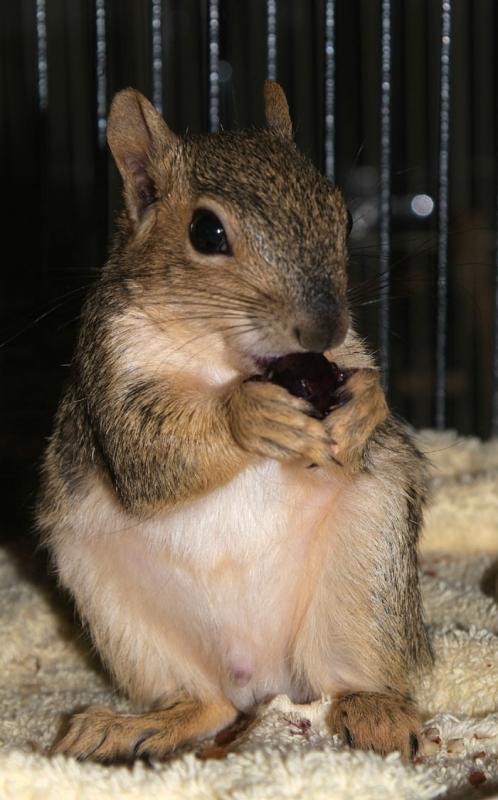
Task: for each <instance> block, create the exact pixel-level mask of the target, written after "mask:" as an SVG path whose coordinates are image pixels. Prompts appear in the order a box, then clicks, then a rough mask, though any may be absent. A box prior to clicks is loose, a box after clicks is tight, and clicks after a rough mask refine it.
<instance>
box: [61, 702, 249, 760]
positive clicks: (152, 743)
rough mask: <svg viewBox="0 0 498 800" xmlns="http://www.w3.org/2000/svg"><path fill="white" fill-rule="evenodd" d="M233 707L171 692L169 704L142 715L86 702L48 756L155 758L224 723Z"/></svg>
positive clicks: (233, 712)
mask: <svg viewBox="0 0 498 800" xmlns="http://www.w3.org/2000/svg"><path fill="white" fill-rule="evenodd" d="M237 715H238V711H237V710H236V709H235V707H234V706H233V705H232V704H231V703H229V702H228V700H224V699H219V700H216V701H212V702H200V701H198V700H195V699H194V698H191V697H188V696H186V695H183V696H182V695H179V696H178V695H177V696H176V697H175V699H174V702H173V704H172V705H171V704H170V705H167V706H162V707H161V704H159V707H158V708H157V709H155V710H154V711H149V712H146V713H143V714H119V713H117V712H115V711H113V710H112V709H110V708H106V707H102V706H93V707H92V706H91V707H90V708H88V709H86V710H85V711H82V712H80V713H78V714H75V715H74V716H73V717H72V718H71V720H70V723H69V729H68V730H67V732H66V733H65V735H64V736H63V737H62V738H61V739H60V740H59V741H58V742H57V743H56V744H55V745H54V747H53V749H52V754H53V755H57V754H59V753H63V754H65V755H69V756H74V757H76V758H78V759H79V760H85V759H92V760H94V761H103V762H112V761H122V760H132V759H134V758H140V757H146V758H147V757H150V758H156V759H161V758H164V757H165V756H167V755H168V753H170V752H171V751H172V750H174V749H175V748H176V747H178V746H179V745H181V744H185V743H187V742H192V741H195V740H197V739H203V738H205V737H207V736H211V735H214V734H215V733H217V732H218V731H220V730H222V729H223V728H226V727H228V725H230V724H231V723H232V722H234V721H235V719H236V718H237Z"/></svg>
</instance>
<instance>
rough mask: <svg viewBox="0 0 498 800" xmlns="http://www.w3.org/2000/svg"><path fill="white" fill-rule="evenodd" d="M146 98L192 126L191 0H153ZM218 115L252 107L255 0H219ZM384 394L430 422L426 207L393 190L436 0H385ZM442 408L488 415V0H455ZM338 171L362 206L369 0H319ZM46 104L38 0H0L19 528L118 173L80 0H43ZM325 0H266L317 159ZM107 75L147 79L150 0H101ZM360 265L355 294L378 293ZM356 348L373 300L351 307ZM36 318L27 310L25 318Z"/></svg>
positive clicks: (415, 133) (403, 180)
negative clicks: (388, 102) (157, 21)
mask: <svg viewBox="0 0 498 800" xmlns="http://www.w3.org/2000/svg"><path fill="white" fill-rule="evenodd" d="M162 5H163V8H162V34H163V43H164V48H163V109H164V115H165V117H166V119H167V121H168V123H169V124H170V126H171V127H172V128H174V129H176V130H177V131H179V132H181V131H182V130H184V129H185V128H187V127H188V128H189V129H190V130H192V131H202V130H207V128H208V16H207V3H205V2H199V1H198V0H197V1H196V2H194V0H181V2H180V0H176V2H175V1H174V0H173V1H172V0H165V2H163V4H162ZM219 5H220V58H221V59H222V60H223V61H225V62H228V63H229V64H230V65H231V67H232V70H233V73H232V74H233V79H232V81H231V82H230V83H228V84H227V85H224V86H223V87H222V122H223V124H224V125H225V126H230V125H240V126H245V125H253V124H261V123H262V100H261V90H262V83H263V80H264V78H265V77H266V69H267V68H266V34H267V29H266V3H265V2H264V0H251V2H249V0H239V1H237V0H220V4H219ZM392 6H393V15H392V25H393V29H392V35H393V53H392V75H393V82H392V116H393V123H392V148H393V150H392V164H391V167H392V192H393V218H392V265H393V278H392V286H391V295H392V301H391V355H392V360H391V372H390V386H389V394H390V401H391V403H392V405H393V407H394V408H395V409H396V410H397V411H399V412H400V413H401V414H403V415H405V416H406V417H407V418H408V419H409V420H410V421H411V422H413V423H414V424H415V425H417V426H430V425H432V424H433V423H434V391H435V381H434V379H435V356H434V347H435V324H434V323H435V316H436V312H437V309H436V304H435V282H436V266H437V260H436V250H437V208H436V209H435V212H434V213H433V214H432V215H431V217H429V218H428V219H426V220H417V219H416V218H415V217H414V216H413V215H412V214H410V213H409V212H408V211H407V207H408V206H407V203H408V201H407V198H409V197H410V196H411V195H413V194H414V193H427V194H429V195H430V196H431V197H433V198H435V199H436V198H437V192H438V131H439V44H440V35H441V30H440V24H441V18H440V12H441V6H440V3H439V2H436V0H405V1H404V2H402V0H393V3H392ZM452 6H453V19H452V60H451V90H452V91H451V152H450V235H449V257H450V260H449V308H448V311H449V317H448V337H449V339H448V369H447V389H448V401H447V425H448V427H452V428H456V429H457V430H458V431H459V432H461V433H465V434H469V433H475V434H478V435H480V436H483V437H485V436H488V435H489V434H490V431H491V409H492V405H491V404H492V360H493V344H494V338H493V337H494V324H495V323H494V319H495V274H496V268H495V228H496V226H495V220H496V161H495V153H496V100H495V96H496V72H497V70H496V56H495V43H496V41H497V38H496V33H497V23H498V10H497V8H496V3H494V2H493V0H453V4H452ZM336 8H337V14H336V50H337V59H336V150H335V152H336V166H337V169H336V177H337V181H338V183H339V184H340V185H341V186H342V187H343V188H344V190H345V192H346V195H347V198H348V201H349V203H350V207H351V209H352V211H353V214H356V215H357V216H358V215H361V214H362V213H363V211H362V209H364V207H365V203H366V204H367V206H368V207H369V208H370V209H372V208H373V209H374V211H375V208H376V202H377V193H378V181H379V177H378V175H379V172H378V170H379V159H380V144H379V143H380V115H379V101H380V59H381V49H380V41H381V40H380V34H381V4H380V0H362V2H360V0H337V3H336ZM46 9H47V43H48V106H47V109H46V110H45V111H41V110H40V106H39V98H38V86H37V80H38V78H37V49H36V4H35V0H16V2H7V0H2V2H1V4H0V33H1V47H0V59H1V62H0V79H1V80H0V96H1V100H0V103H1V134H0V135H1V163H2V179H1V186H2V194H3V202H2V207H3V211H2V223H3V225H2V228H3V235H2V245H3V247H2V253H3V257H2V289H1V303H2V322H1V331H0V340H1V341H2V347H1V348H0V356H1V363H2V414H1V432H0V433H1V447H2V468H1V474H0V479H1V485H2V494H3V500H2V512H3V513H2V519H3V521H4V532H5V534H6V535H17V534H18V532H19V531H20V530H27V528H28V526H29V524H30V523H29V520H30V513H31V512H30V509H31V506H32V504H33V497H34V491H35V485H36V469H37V464H38V462H39V459H40V454H41V452H42V448H43V443H44V439H45V437H46V436H47V435H48V434H49V431H50V426H51V418H52V416H53V413H54V410H55V407H56V404H57V398H58V396H59V393H60V388H61V384H62V382H63V380H64V377H65V374H66V372H67V365H68V363H69V361H70V358H71V351H72V347H73V341H74V336H75V332H76V330H77V324H78V313H79V308H80V305H81V302H82V299H83V296H84V287H85V286H86V285H87V284H88V282H89V281H90V280H91V278H92V275H93V274H95V271H96V270H98V268H99V265H101V264H102V262H103V261H104V259H105V254H106V249H107V243H108V240H109V236H110V235H111V232H112V228H113V222H114V215H115V210H116V209H117V208H118V206H119V202H120V200H119V181H118V177H117V173H116V170H115V168H114V166H113V165H112V163H111V160H110V158H109V156H108V154H107V152H105V151H103V150H102V149H100V148H99V146H98V142H97V135H96V130H97V126H96V67H95V4H94V2H91V0H78V1H77V2H76V1H75V2H68V0H46ZM324 13H325V3H324V2H323V1H322V2H318V0H317V1H315V2H311V0H310V1H308V0H288V1H287V2H284V0H280V2H279V5H278V79H279V80H280V82H281V83H282V84H283V86H284V88H285V90H286V92H287V95H288V98H289V103H290V107H291V112H292V116H293V120H294V123H295V130H296V139H297V142H298V144H299V145H300V146H301V147H302V149H303V150H304V151H305V152H306V153H307V154H308V155H309V156H310V157H311V158H312V159H313V160H314V161H315V163H316V164H317V165H318V166H319V167H320V168H323V164H324V124H323V118H324V77H323V76H324V24H323V21H324ZM106 30H107V93H108V99H109V100H110V98H111V97H112V95H113V94H114V92H115V91H117V90H118V89H120V88H123V87H124V86H127V85H132V86H135V87H137V88H139V89H140V90H142V91H143V92H144V93H145V94H147V95H148V96H149V97H151V95H152V69H151V60H152V54H151V47H152V35H151V4H150V2H148V0H107V3H106ZM360 228H361V225H360V226H359V227H357V230H356V234H355V235H353V237H352V239H351V281H352V283H353V284H358V283H360V282H361V281H363V280H368V279H370V278H372V277H374V276H375V275H376V271H377V270H378V230H377V224H376V223H375V221H374V222H373V223H372V224H371V225H370V226H367V230H366V231H365V232H364V235H361V236H360V235H359V233H358V231H359V230H360ZM377 297H378V291H377V290H376V288H375V282H374V284H373V285H372V287H371V289H370V290H369V293H367V294H366V295H365V297H364V300H368V301H375V300H376V298H377ZM354 312H355V315H356V317H357V320H358V324H359V327H360V330H361V331H362V332H363V333H364V335H365V336H366V337H367V338H368V340H369V342H370V344H371V346H372V348H374V349H375V348H376V347H377V343H378V306H377V305H376V304H375V302H374V303H372V304H371V305H367V306H358V307H356V308H355V309H354ZM37 318H39V319H38V321H37V322H36V323H34V322H33V320H35V319H37Z"/></svg>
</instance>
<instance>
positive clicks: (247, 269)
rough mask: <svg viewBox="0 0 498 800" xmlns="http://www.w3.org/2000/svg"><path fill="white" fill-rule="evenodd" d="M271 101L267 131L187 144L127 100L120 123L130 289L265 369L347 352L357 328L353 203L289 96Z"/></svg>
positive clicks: (114, 124)
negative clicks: (316, 154)
mask: <svg viewBox="0 0 498 800" xmlns="http://www.w3.org/2000/svg"><path fill="white" fill-rule="evenodd" d="M264 98H265V112H266V120H267V128H265V129H263V130H249V131H222V132H221V133H217V134H209V135H203V136H190V135H187V136H185V137H181V138H180V137H178V136H176V135H175V134H174V133H172V132H171V131H170V129H169V128H168V127H167V125H166V123H165V122H164V120H163V119H162V118H161V116H160V115H159V114H158V113H157V111H156V110H155V109H154V107H153V106H152V105H151V104H150V103H149V102H148V100H146V99H145V98H144V97H143V96H142V95H141V94H140V93H139V92H137V91H135V90H133V89H125V90H124V91H122V92H120V93H119V94H118V95H117V96H116V97H115V99H114V101H113V104H112V108H111V113H110V116H109V124H108V140H109V145H110V148H111V150H112V153H113V155H114V158H115V160H116V163H117V166H118V168H119V170H120V172H121V175H122V178H123V181H124V196H125V204H126V212H125V217H124V234H125V235H124V237H122V244H121V246H120V248H119V251H118V262H119V265H120V269H121V268H122V269H124V270H125V272H126V275H127V276H129V279H130V280H129V283H130V285H133V286H134V287H135V289H137V287H138V290H139V291H140V292H141V293H142V296H143V298H144V300H145V302H147V300H151V301H152V299H153V301H154V304H155V307H156V308H157V307H158V305H159V306H160V305H161V304H164V308H166V307H167V309H168V314H173V315H176V317H177V318H181V319H183V320H184V321H186V322H188V324H189V325H190V326H191V327H192V328H193V329H196V330H199V328H200V329H201V330H204V331H205V332H215V331H216V332H218V333H219V334H220V335H221V336H222V337H223V338H224V340H225V342H226V344H227V345H228V347H229V348H230V349H231V350H232V351H234V352H235V353H237V354H238V355H239V356H241V357H242V358H245V360H246V361H248V360H249V361H250V362H252V363H253V364H254V362H256V363H259V364H260V365H261V364H264V363H265V362H267V361H268V360H270V359H272V358H273V357H276V356H280V355H283V354H285V353H289V352H295V351H299V350H311V351H318V352H323V351H324V350H327V349H329V348H331V347H334V346H337V345H339V344H340V343H341V342H342V341H343V339H344V337H345V335H346V332H347V328H348V324H349V314H348V309H347V298H346V289H347V279H346V260H347V254H346V239H347V235H348V229H349V214H348V211H347V208H346V206H345V203H344V200H343V198H342V195H341V193H340V191H339V190H338V189H337V188H336V187H335V186H333V185H332V184H331V183H330V182H329V181H328V180H327V179H326V178H325V177H324V176H323V175H321V174H320V173H319V172H318V171H317V170H316V169H315V167H314V166H313V165H312V163H311V162H310V161H309V160H308V159H307V158H306V157H305V156H304V155H303V154H302V153H300V152H299V150H298V149H297V148H296V146H295V144H294V142H293V141H292V124H291V120H290V117H289V109H288V105H287V100H286V98H285V95H284V92H283V90H282V89H281V87H280V86H279V85H278V84H277V83H274V82H272V81H266V83H265V89H264Z"/></svg>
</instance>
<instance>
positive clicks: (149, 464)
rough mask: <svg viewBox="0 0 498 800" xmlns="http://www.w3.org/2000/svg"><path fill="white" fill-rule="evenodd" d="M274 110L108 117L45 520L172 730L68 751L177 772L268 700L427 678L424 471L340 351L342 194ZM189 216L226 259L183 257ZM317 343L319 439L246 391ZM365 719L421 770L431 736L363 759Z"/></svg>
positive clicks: (73, 582)
mask: <svg viewBox="0 0 498 800" xmlns="http://www.w3.org/2000/svg"><path fill="white" fill-rule="evenodd" d="M266 106H267V115H268V122H269V130H266V131H260V132H240V133H237V134H235V133H229V132H225V133H223V134H219V135H216V136H210V137H199V138H198V139H188V138H185V139H180V138H178V137H175V136H174V134H171V132H170V131H169V129H168V128H167V126H166V125H165V123H164V122H162V120H161V119H160V117H159V116H158V115H157V112H155V110H154V109H153V107H152V106H151V105H150V104H149V103H148V101H146V100H145V99H144V98H142V97H141V95H139V94H138V93H136V92H135V91H134V90H126V91H125V92H124V93H122V94H120V95H118V97H117V98H116V100H115V101H114V103H113V108H112V111H111V117H110V120H109V138H110V144H111V148H112V150H113V154H114V156H115V158H116V162H117V164H118V167H119V169H120V171H121V173H122V176H123V180H124V187H125V201H126V206H127V211H126V214H125V216H124V217H123V220H122V227H121V232H120V234H119V236H118V240H117V244H116V247H115V250H114V252H113V254H112V256H111V259H110V260H109V262H108V264H107V265H106V267H105V269H104V272H103V274H102V277H101V278H100V280H99V281H98V282H97V284H96V286H95V288H94V289H93V291H92V292H91V293H90V295H89V298H88V301H87V303H86V306H85V309H84V311H83V325H82V330H81V335H80V340H79V343H78V347H77V351H76V355H75V359H74V365H73V374H72V378H71V381H70V383H69V386H68V388H67V391H66V393H65V395H64V397H63V399H62V401H61V404H60V407H59V410H58V413H57V418H56V424H55V430H54V434H53V436H52V439H51V441H50V444H49V446H48V448H47V453H46V457H45V462H44V467H43V478H42V492H41V498H40V502H39V509H38V524H39V527H40V529H41V531H42V533H43V537H44V541H45V542H46V544H47V546H48V547H49V549H50V551H51V554H52V556H53V559H54V562H55V564H56V567H57V571H58V574H59V577H60V580H61V582H62V584H63V585H64V586H65V587H67V588H68V589H69V590H70V591H71V593H72V594H73V596H74V598H75V601H76V604H77V607H78V609H79V611H80V614H81V616H82V618H83V620H84V621H85V622H86V624H87V625H88V626H89V629H90V632H91V634H92V637H93V639H94V641H95V644H96V647H97V649H98V651H99V653H100V655H101V656H102V659H103V660H104V662H105V663H106V664H107V666H108V668H109V670H110V672H111V673H112V675H113V677H114V679H115V681H116V683H117V684H118V686H119V687H120V688H121V689H123V690H124V691H125V692H127V693H128V695H129V696H130V697H132V698H133V699H134V700H136V701H138V702H140V703H143V704H145V705H152V704H156V705H158V710H157V711H156V712H151V713H150V714H149V713H147V714H145V715H141V716H130V715H124V716H123V715H114V714H113V713H112V712H110V711H109V710H102V709H96V710H93V711H92V710H88V711H87V712H84V713H83V714H82V715H78V716H76V717H75V719H74V722H73V723H72V724H71V727H70V730H69V732H68V734H67V735H66V736H65V738H64V739H63V740H62V741H61V742H60V744H59V745H58V748H57V751H58V752H66V753H68V754H72V755H77V756H78V757H81V758H85V757H88V758H90V757H91V758H96V759H104V760H111V759H113V758H122V757H129V756H130V753H131V754H132V755H139V754H141V753H143V752H145V751H147V752H149V753H151V754H152V755H155V756H159V757H162V756H164V754H165V753H166V751H167V750H168V749H171V748H173V747H175V746H176V745H178V744H180V743H183V742H185V741H190V740H193V739H196V738H198V737H199V736H204V735H208V734H209V733H212V732H215V731H216V730H219V729H220V728H222V727H224V726H225V725H227V724H229V723H230V722H231V721H232V720H233V717H234V714H235V711H234V709H236V710H239V711H246V710H249V709H250V708H251V706H252V705H253V704H254V703H255V702H259V701H262V700H265V699H266V698H268V697H271V696H272V695H274V694H276V693H279V692H286V693H288V694H289V695H290V697H291V698H292V699H293V700H295V701H299V702H304V701H306V700H309V699H311V698H313V697H316V696H319V695H320V694H322V693H323V692H330V693H332V694H334V695H335V696H346V695H351V693H352V692H354V693H363V695H364V696H365V697H367V694H365V693H377V694H379V695H382V696H384V695H385V696H386V697H388V698H391V700H389V702H387V701H386V704H385V708H386V709H388V708H391V706H390V705H389V703H391V701H392V703H391V705H393V704H394V705H396V703H398V705H399V698H400V697H404V696H405V694H406V693H407V692H409V690H410V686H411V682H412V681H413V679H414V677H415V675H416V673H417V670H419V669H420V668H421V667H422V666H424V665H426V664H427V663H428V662H429V660H430V652H429V647H428V643H427V638H426V634H425V631H424V628H423V624H422V616H421V605H420V595H419V589H418V579H417V560H416V543H417V536H418V530H419V526H420V517H421V507H422V503H423V498H424V492H425V483H426V475H425V466H424V462H423V459H422V457H421V455H420V454H419V453H418V452H417V450H416V449H415V448H414V446H413V444H412V443H411V441H410V437H409V435H408V434H407V432H406V430H405V428H404V427H403V425H402V424H400V423H399V422H397V421H396V420H394V419H393V418H392V417H391V416H390V415H389V414H388V409H387V406H386V402H385V398H384V395H383V392H382V390H381V388H380V385H379V380H378V371H377V370H376V368H375V364H374V362H373V360H372V358H371V356H370V355H369V354H368V352H367V351H366V348H365V347H364V345H363V343H362V342H361V340H360V339H359V338H358V337H357V336H356V334H355V333H354V331H353V330H352V328H351V327H349V329H348V330H347V334H346V328H347V323H348V319H349V314H348V309H347V295H346V288H347V281H346V269H345V266H346V228H347V213H346V210H345V206H344V203H343V200H342V198H341V196H340V193H339V192H338V190H337V189H335V188H334V187H332V186H330V184H328V182H327V181H326V180H325V179H324V178H323V177H322V176H320V175H318V173H317V172H316V171H315V170H314V168H313V167H312V166H311V165H310V164H309V162H307V161H306V159H304V157H303V156H302V155H300V154H299V153H298V151H297V150H296V148H295V146H294V144H293V143H292V141H291V140H290V139H289V138H288V134H289V132H290V119H289V118H288V109H287V104H286V101H285V96H284V95H283V92H282V90H281V89H280V88H279V87H275V86H274V85H272V84H271V83H270V84H269V85H268V86H267V87H266ZM269 187H271V191H270V189H269ZM197 209H208V210H209V211H211V212H213V213H215V214H216V215H217V216H218V217H219V219H220V221H221V222H222V224H223V227H224V229H225V231H226V232H227V235H228V237H229V242H230V251H229V253H226V254H224V253H217V254H214V255H212V254H211V255H206V254H203V253H202V252H198V250H196V248H195V247H194V246H193V244H192V241H191V240H190V237H189V227H190V222H191V220H192V215H193V214H194V212H195V211H196V210H197ZM268 220H271V224H270V223H269V222H268ZM303 336H304V337H305V338H306V341H307V342H308V343H309V342H311V343H315V344H316V346H320V348H321V349H323V350H327V357H328V358H329V359H330V360H332V361H335V362H337V363H338V364H339V366H340V367H341V369H343V370H344V371H345V373H346V374H347V376H348V378H347V381H346V383H345V385H344V386H343V387H342V388H341V390H340V393H339V395H340V400H341V405H339V406H338V407H336V408H335V409H334V410H333V411H332V412H331V413H330V414H329V416H328V417H326V419H325V420H323V421H320V420H317V419H316V418H314V417H313V416H310V411H311V409H310V407H309V406H308V405H307V404H306V403H305V402H304V401H303V400H301V399H299V398H296V397H293V396H292V395H290V394H289V393H288V392H286V391H285V390H284V389H282V388H280V387H277V386H275V385H273V384H270V383H266V382H262V381H252V380H248V379H249V378H250V377H251V376H253V375H254V373H255V372H258V371H260V367H258V364H259V363H260V361H261V359H263V360H264V359H267V358H269V357H274V356H276V355H282V354H284V353H286V352H292V351H295V350H298V351H299V350H301V351H302V350H303V349H306V347H309V346H310V345H309V344H307V345H306V347H305V345H304V344H303V343H302V339H303ZM178 692H181V693H182V701H181V704H180V705H179V706H175V707H174V708H165V707H164V702H165V701H163V698H165V697H171V696H172V695H175V694H176V693H178ZM342 702H343V703H346V699H344V700H341V703H342ZM348 702H349V701H348ZM350 702H351V704H352V705H351V709H352V710H351V712H350V713H351V715H352V716H353V717H354V724H353V723H351V724H352V726H353V729H354V731H355V743H356V744H357V745H358V746H366V747H370V746H374V747H377V748H378V749H380V750H381V751H387V750H389V749H393V748H395V747H398V746H400V747H401V749H402V750H403V752H406V751H407V747H408V748H409V746H410V743H409V740H410V736H412V733H413V731H414V730H416V726H415V727H414V726H413V725H411V724H410V725H404V723H403V722H402V721H401V722H399V724H398V722H396V724H395V725H393V729H392V732H391V735H390V736H389V734H388V733H387V732H386V731H384V728H383V731H384V732H383V733H382V736H381V738H380V739H379V741H377V740H374V739H372V737H371V736H370V738H369V734H368V730H369V728H368V725H369V723H368V721H365V722H364V724H365V726H366V727H365V730H363V728H362V727H361V725H362V724H363V723H361V724H360V721H361V720H362V719H363V716H364V715H368V714H370V710H371V703H370V702H366V701H365V702H362V703H360V701H357V700H355V701H354V703H353V701H352V700H351V701H350ZM403 702H404V701H403ZM161 704H162V707H161ZM175 708H176V710H175ZM348 708H349V706H348ZM400 708H401V707H400ZM357 709H360V711H357ZM361 709H363V711H361ZM398 711H399V713H398V712H397V713H398V716H397V717H396V720H398V717H399V718H400V719H401V717H403V713H404V711H403V709H402V708H401V710H398ZM353 712H354V713H353ZM348 713H349V711H348ZM386 713H387V712H386ZM405 716H406V715H405ZM403 719H404V717H403ZM365 731H367V732H366V733H365ZM145 736H146V737H147V742H146V743H144V745H143V748H142V749H140V745H139V744H138V745H137V743H139V742H140V741H141V740H142V738H143V737H145ZM379 742H380V743H379Z"/></svg>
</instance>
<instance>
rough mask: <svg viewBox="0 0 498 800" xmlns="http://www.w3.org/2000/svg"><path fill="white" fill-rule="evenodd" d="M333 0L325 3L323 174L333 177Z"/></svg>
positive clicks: (332, 179)
mask: <svg viewBox="0 0 498 800" xmlns="http://www.w3.org/2000/svg"><path fill="white" fill-rule="evenodd" d="M334 140H335V0H326V3H325V174H326V176H327V178H329V180H331V181H334V179H335V141H334Z"/></svg>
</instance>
